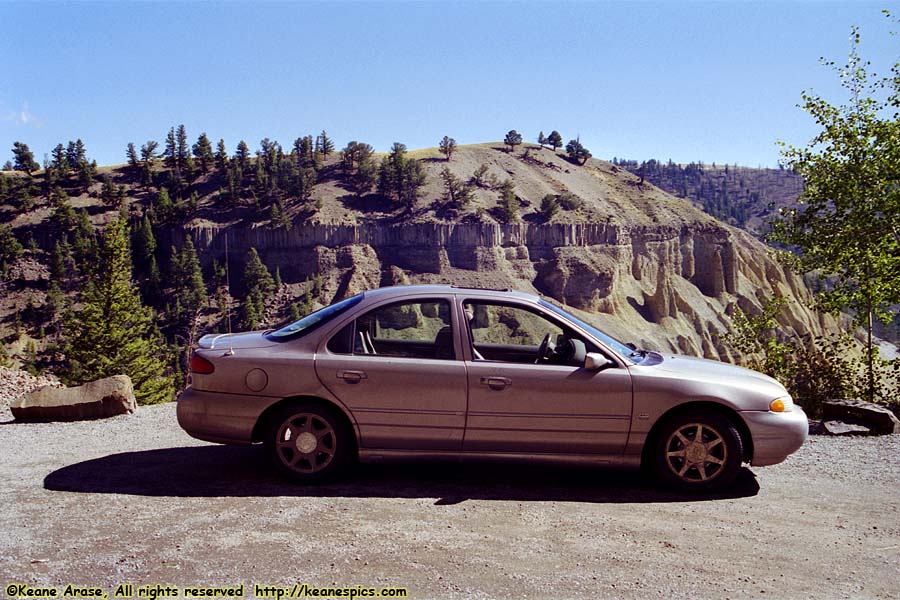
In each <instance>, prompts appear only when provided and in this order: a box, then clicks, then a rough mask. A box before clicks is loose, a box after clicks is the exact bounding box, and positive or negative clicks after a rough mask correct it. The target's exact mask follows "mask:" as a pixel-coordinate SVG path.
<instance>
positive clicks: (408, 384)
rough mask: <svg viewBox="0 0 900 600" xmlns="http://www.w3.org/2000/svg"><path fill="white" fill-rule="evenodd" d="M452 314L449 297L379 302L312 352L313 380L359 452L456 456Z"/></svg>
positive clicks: (462, 387) (458, 424)
mask: <svg viewBox="0 0 900 600" xmlns="http://www.w3.org/2000/svg"><path fill="white" fill-rule="evenodd" d="M452 313H453V311H452V310H451V300H450V299H449V298H442V297H435V298H427V299H415V300H401V301H394V302H387V303H384V304H381V305H379V306H377V307H375V308H372V309H370V310H368V311H367V312H365V313H364V314H363V315H361V316H359V317H357V318H355V319H354V320H352V321H351V322H349V323H347V324H346V325H345V326H344V327H343V328H342V329H341V330H340V331H338V332H337V333H336V334H334V335H333V336H332V337H331V338H330V339H329V340H328V342H327V343H326V344H325V345H324V347H323V348H320V351H319V353H318V354H317V356H316V373H317V374H318V376H319V379H320V380H321V381H322V383H323V384H324V385H325V386H326V387H327V388H328V389H329V390H330V391H331V392H332V393H333V394H334V395H335V396H336V397H337V398H339V399H340V400H341V402H343V403H344V404H345V405H346V406H347V407H348V408H349V409H350V410H351V412H352V413H353V416H354V418H355V419H356V422H357V425H358V426H359V431H360V443H361V445H362V446H363V447H366V448H383V449H405V450H459V449H460V447H461V445H462V437H463V431H464V428H465V418H466V417H465V414H466V367H465V364H464V362H463V361H462V360H458V353H459V347H460V346H459V343H458V342H457V340H456V337H457V336H456V335H455V333H454V319H453V317H452Z"/></svg>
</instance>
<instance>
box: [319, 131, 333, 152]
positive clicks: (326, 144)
mask: <svg viewBox="0 0 900 600" xmlns="http://www.w3.org/2000/svg"><path fill="white" fill-rule="evenodd" d="M316 145H317V146H318V148H319V152H320V153H321V154H322V158H323V159H325V158H328V155H329V154H331V153H332V152H334V141H333V140H332V139H331V138H330V137H328V134H327V133H325V130H324V129H323V130H322V133H320V134H319V137H317V138H316Z"/></svg>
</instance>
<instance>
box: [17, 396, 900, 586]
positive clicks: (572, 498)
mask: <svg viewBox="0 0 900 600" xmlns="http://www.w3.org/2000/svg"><path fill="white" fill-rule="evenodd" d="M5 415H6V416H5V417H4V416H0V420H4V419H8V418H9V417H8V415H9V413H8V412H6V413H5ZM0 486H2V487H0V584H2V586H3V591H4V592H5V590H6V587H7V584H9V583H24V584H29V585H48V586H56V587H59V588H62V586H64V585H66V584H68V583H74V584H81V585H97V586H102V587H104V588H105V590H106V591H107V592H108V593H109V594H110V598H112V591H113V587H114V586H115V585H117V584H119V583H133V584H136V585H135V587H137V586H139V585H142V584H168V585H175V586H189V585H198V586H204V585H235V584H238V583H241V582H244V583H246V584H247V585H248V586H249V587H250V589H249V590H248V592H247V593H246V595H245V597H247V598H252V585H253V584H254V583H259V584H282V585H283V584H289V583H294V582H299V583H308V584H310V585H315V586H333V585H337V586H356V585H362V586H366V587H368V586H372V587H383V586H402V587H405V588H407V589H408V591H409V597H411V598H519V597H528V598H579V597H586V598H647V597H661V598H748V597H754V598H812V597H815V598H889V597H891V598H897V597H900V577H898V576H900V511H898V507H900V436H888V437H884V438H853V439H846V438H844V439H840V438H812V439H811V440H810V441H809V442H808V443H807V445H806V446H804V448H802V449H801V451H800V452H799V453H797V454H796V455H794V456H793V457H791V458H790V459H788V461H787V462H786V463H784V464H781V465H777V466H774V467H766V468H759V469H753V470H752V471H751V470H750V469H745V470H744V472H743V473H742V474H741V477H740V479H739V485H738V486H737V488H736V489H734V490H733V492H732V493H730V494H727V495H722V496H716V497H686V496H683V495H680V494H676V493H672V492H667V491H662V490H660V489H657V488H656V487H654V486H653V485H652V484H651V483H649V482H648V481H646V480H644V479H643V478H642V477H641V476H640V475H639V474H636V473H621V472H615V471H604V470H596V469H550V468H545V467H544V468H541V467H533V466H515V467H510V466H502V465H474V466H473V465H458V464H438V465H435V464H424V465H422V464H419V465H409V464H407V465H379V466H363V467H360V468H359V469H358V470H357V471H356V472H355V473H354V474H353V475H352V476H351V477H349V478H348V479H347V480H346V481H343V482H341V483H333V484H328V485H323V486H319V487H300V486H295V485H292V484H288V483H285V482H283V481H282V480H280V479H279V478H278V477H277V476H276V475H275V474H274V473H272V472H271V471H270V470H269V468H268V467H267V466H266V465H265V463H264V462H263V456H262V453H261V450H260V448H258V447H224V446H216V445H209V444H204V443H202V442H198V441H196V440H192V439H191V438H189V437H188V436H187V435H186V434H184V433H183V432H182V431H181V429H179V427H178V425H177V423H176V420H175V406H174V404H167V405H162V406H156V407H149V408H141V409H140V410H139V411H138V413H137V414H135V415H132V416H127V417H116V418H114V419H108V420H105V421H95V422H81V423H65V424H63V423H53V424H19V423H12V422H7V423H3V424H0ZM2 597H6V594H5V593H3V596H2Z"/></svg>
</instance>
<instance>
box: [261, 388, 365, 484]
mask: <svg viewBox="0 0 900 600" xmlns="http://www.w3.org/2000/svg"><path fill="white" fill-rule="evenodd" d="M351 437H352V432H351V431H349V430H348V427H347V425H346V424H345V422H344V421H343V419H341V418H340V417H338V416H337V415H336V414H335V413H334V411H333V410H332V409H329V408H327V407H323V406H319V405H317V404H312V403H297V404H291V405H288V406H286V407H284V408H282V409H281V410H279V411H278V412H277V413H276V414H275V416H274V418H273V419H271V421H270V422H269V430H268V434H267V435H266V438H265V447H266V451H267V453H268V454H269V458H270V460H272V462H273V463H274V465H275V467H276V468H277V469H278V470H279V471H280V472H281V473H283V474H284V475H286V476H287V477H289V478H291V479H294V480H296V481H302V482H314V481H319V480H321V479H325V478H326V477H330V476H332V475H334V474H335V473H337V472H338V471H340V470H341V469H342V468H343V467H344V466H345V465H346V463H347V461H348V460H349V458H350V455H351V448H352V442H351Z"/></svg>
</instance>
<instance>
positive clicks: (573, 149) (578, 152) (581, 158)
mask: <svg viewBox="0 0 900 600" xmlns="http://www.w3.org/2000/svg"><path fill="white" fill-rule="evenodd" d="M566 154H568V155H569V158H571V159H572V160H574V161H575V162H577V163H578V164H581V165H583V164H584V163H586V162H587V161H588V159H589V158H590V157H591V152H590V150H588V149H587V148H585V147H584V146H583V145H582V144H581V138H580V137H577V138H575V139H574V140H569V143H568V144H566ZM642 179H643V176H642ZM641 183H643V181H641Z"/></svg>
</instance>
